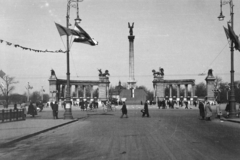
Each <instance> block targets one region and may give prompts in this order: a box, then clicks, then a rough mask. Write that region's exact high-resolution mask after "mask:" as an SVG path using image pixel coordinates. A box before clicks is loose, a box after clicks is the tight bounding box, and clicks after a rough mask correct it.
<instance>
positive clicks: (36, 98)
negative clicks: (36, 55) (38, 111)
mask: <svg viewBox="0 0 240 160" xmlns="http://www.w3.org/2000/svg"><path fill="white" fill-rule="evenodd" d="M30 100H31V102H37V101H40V100H42V97H41V94H40V92H39V91H34V92H33V93H32V95H31V96H30Z"/></svg>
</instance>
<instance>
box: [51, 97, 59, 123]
mask: <svg viewBox="0 0 240 160" xmlns="http://www.w3.org/2000/svg"><path fill="white" fill-rule="evenodd" d="M52 112H53V119H58V103H57V101H55V102H54V103H52Z"/></svg>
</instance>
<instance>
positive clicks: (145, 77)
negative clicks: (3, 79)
mask: <svg viewBox="0 0 240 160" xmlns="http://www.w3.org/2000/svg"><path fill="white" fill-rule="evenodd" d="M234 4H235V7H234V13H235V14H234V16H235V19H234V24H235V25H234V30H235V32H236V33H237V34H238V35H239V33H240V1H237V0H235V1H234ZM66 9H67V0H17V1H3V0H1V1H0V39H2V40H4V41H8V42H11V43H14V44H19V45H21V46H24V47H28V48H33V49H39V50H46V49H47V50H54V51H55V50H59V49H62V50H65V46H66V37H65V36H62V37H60V36H59V34H58V31H57V29H56V27H55V24H54V22H57V23H59V24H61V25H63V26H65V25H66ZM79 14H80V18H81V19H82V22H81V24H80V25H81V27H82V28H83V29H85V30H86V31H87V32H88V33H89V35H90V36H91V37H93V38H94V39H95V40H97V41H98V42H99V45H98V46H90V45H85V44H81V43H74V44H73V45H72V47H71V53H70V73H71V79H75V80H81V79H89V80H97V79H98V71H97V69H102V70H106V69H108V70H109V72H110V74H111V76H110V82H111V84H112V85H117V84H118V82H119V81H121V82H122V83H124V82H126V81H127V80H128V76H129V70H128V67H129V66H128V65H129V59H128V58H129V41H128V37H127V36H128V35H129V28H128V22H130V23H132V22H134V29H133V34H134V35H135V41H134V57H135V79H136V80H137V85H145V86H146V87H148V88H149V89H151V90H152V80H153V76H152V69H155V70H157V69H158V68H159V67H163V68H164V71H165V77H164V78H165V79H196V83H199V82H205V80H204V79H205V77H206V75H205V76H198V74H200V73H203V72H204V73H207V71H208V69H210V68H212V69H213V74H214V75H215V76H216V75H218V76H220V77H222V78H223V80H224V81H228V82H229V81H230V49H229V45H228V41H227V39H226V36H225V33H224V30H223V25H224V26H227V21H228V20H229V19H230V10H229V5H225V6H223V14H224V15H225V16H226V18H225V20H224V21H218V18H217V17H218V16H219V14H220V0H148V1H146V0H131V1H130V0H101V1H99V0H98V1H96V0H84V1H83V2H81V3H79ZM75 18H76V9H74V8H71V13H70V22H71V24H72V25H73V24H74V19H75ZM0 56H1V58H0V69H1V70H3V71H4V72H5V73H7V75H9V76H13V77H15V78H16V80H17V81H19V83H18V84H17V85H16V90H15V91H14V92H17V93H20V94H22V93H24V92H25V91H26V89H25V86H27V83H28V82H29V83H30V84H31V85H32V86H33V87H34V89H33V91H35V90H40V89H41V87H42V86H43V87H44V89H45V90H46V91H48V90H49V84H48V78H49V76H50V70H51V69H54V70H55V72H56V75H57V77H58V78H66V70H67V69H66V54H64V53H38V52H32V51H28V50H22V49H21V48H15V47H13V46H8V45H6V44H5V43H0ZM234 56H235V80H239V78H240V63H238V62H239V61H240V53H239V51H235V55H234Z"/></svg>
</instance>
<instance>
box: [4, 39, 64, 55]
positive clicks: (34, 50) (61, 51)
mask: <svg viewBox="0 0 240 160" xmlns="http://www.w3.org/2000/svg"><path fill="white" fill-rule="evenodd" d="M0 43H6V45H8V46H14V47H16V48H22V49H23V50H29V51H33V52H45V53H46V52H49V53H66V52H67V51H63V50H61V49H59V50H56V51H49V50H47V49H46V50H38V49H32V48H28V47H23V46H21V45H18V44H13V43H10V42H7V41H4V40H2V39H0Z"/></svg>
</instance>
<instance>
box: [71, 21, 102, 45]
mask: <svg viewBox="0 0 240 160" xmlns="http://www.w3.org/2000/svg"><path fill="white" fill-rule="evenodd" d="M75 26H76V27H75V30H76V31H77V33H78V35H77V37H76V38H75V39H74V40H73V42H79V43H85V44H89V45H91V46H95V45H98V42H97V41H95V40H94V39H93V38H91V37H90V36H89V35H88V34H87V32H85V31H84V30H83V29H82V28H81V27H80V26H79V25H78V24H77V23H75Z"/></svg>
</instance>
